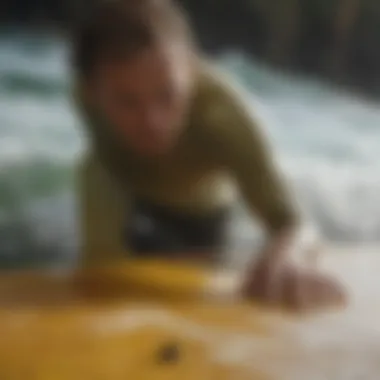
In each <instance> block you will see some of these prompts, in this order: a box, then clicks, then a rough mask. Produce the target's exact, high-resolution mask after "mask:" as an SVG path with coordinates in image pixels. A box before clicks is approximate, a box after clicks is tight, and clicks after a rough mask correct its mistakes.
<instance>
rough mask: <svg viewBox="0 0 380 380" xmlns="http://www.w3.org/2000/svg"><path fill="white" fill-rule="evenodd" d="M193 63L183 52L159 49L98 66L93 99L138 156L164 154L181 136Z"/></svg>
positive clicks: (147, 50)
mask: <svg viewBox="0 0 380 380" xmlns="http://www.w3.org/2000/svg"><path fill="white" fill-rule="evenodd" d="M189 61H190V60H189V55H188V54H187V53H186V52H185V51H184V49H182V48H181V47H177V48H176V47H175V46H169V47H167V46H157V47H152V48H149V49H146V50H143V51H141V52H139V53H137V54H136V56H134V57H131V58H130V59H128V60H125V61H115V62H103V63H102V64H99V65H98V67H97V69H96V72H95V75H94V77H93V78H94V79H93V80H92V84H91V97H92V99H93V101H94V102H95V105H96V107H97V108H98V109H99V110H100V111H101V112H102V113H103V115H104V116H105V117H106V119H107V120H108V121H109V122H110V125H111V126H112V127H113V128H115V132H116V133H118V135H119V136H120V138H122V139H124V141H125V143H126V144H128V146H130V147H131V148H132V149H134V150H135V151H137V152H138V153H140V154H143V155H151V154H156V153H160V152H165V151H166V150H168V149H169V148H170V147H171V146H172V145H173V143H174V142H175V140H176V137H177V136H178V134H179V133H180V131H181V127H182V126H183V123H184V117H185V113H186V109H187V105H188V100H189V96H190V92H191V85H192V79H193V78H192V74H191V68H190V62H189Z"/></svg>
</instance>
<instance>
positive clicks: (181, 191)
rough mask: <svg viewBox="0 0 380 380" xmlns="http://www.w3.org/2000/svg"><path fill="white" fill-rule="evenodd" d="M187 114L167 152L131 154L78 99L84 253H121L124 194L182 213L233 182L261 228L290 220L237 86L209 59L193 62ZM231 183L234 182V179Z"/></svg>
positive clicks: (217, 203) (194, 210) (217, 200)
mask: <svg viewBox="0 0 380 380" xmlns="http://www.w3.org/2000/svg"><path fill="white" fill-rule="evenodd" d="M200 70H201V73H200V75H199V79H198V82H197V86H196V90H195V94H194V100H193V102H192V105H191V109H190V112H189V116H188V120H187V123H186V126H185V128H184V132H183V134H182V135H181V137H180V139H179V141H178V143H177V145H176V146H175V148H174V149H172V150H171V151H170V152H168V153H166V154H164V155H161V156H158V157H154V158H142V157H139V156H137V155H136V154H134V153H133V152H132V151H130V150H128V148H127V147H126V146H125V145H124V144H123V142H122V141H121V140H120V139H118V138H117V137H116V136H115V135H113V133H112V128H109V126H107V123H105V122H102V121H101V118H100V117H98V116H97V115H96V111H93V110H89V109H88V108H86V107H85V106H83V104H82V111H84V112H83V115H84V117H85V119H86V120H85V121H86V126H87V131H88V133H89V137H90V142H91V143H92V145H91V152H90V155H89V157H88V158H87V160H86V161H85V162H84V165H83V167H82V172H81V197H80V203H81V207H80V210H81V211H80V212H81V213H82V223H83V224H82V243H83V251H84V252H83V253H84V254H85V255H86V256H87V258H91V259H96V258H98V257H99V258H100V257H101V256H104V255H116V254H122V253H123V250H124V248H123V241H122V239H121V236H122V233H121V231H122V230H123V228H124V223H125V222H126V221H127V218H125V216H126V215H127V204H128V200H129V199H130V196H137V197H139V198H142V199H145V200H147V201H150V202H152V203H154V204H158V205H160V206H166V207H167V208H169V209H170V210H173V211H175V212H179V213H181V214H198V215H203V214H205V215H207V214H208V213H210V212H212V211H215V209H218V208H222V207H225V206H226V205H227V204H229V203H230V202H231V201H232V198H233V196H234V192H233V191H232V190H233V189H234V188H235V187H236V188H237V189H239V190H240V192H241V194H242V196H243V197H244V199H245V201H246V203H247V204H248V206H249V207H250V209H251V210H252V212H253V213H254V214H255V215H256V216H257V217H258V219H259V220H260V221H261V222H262V224H263V225H264V226H265V227H266V228H267V229H268V230H276V229H279V228H281V227H283V226H287V225H289V224H293V223H294V222H295V221H296V219H297V211H296V209H295V207H294V204H293V202H292V201H291V198H290V196H289V194H288V190H287V186H286V182H285V181H284V179H283V178H282V176H281V173H280V172H279V171H278V169H277V165H276V164H275V162H274V160H273V157H272V151H271V149H269V148H268V146H267V142H266V139H265V137H264V136H263V133H262V130H261V127H260V125H259V123H258V121H257V118H256V117H255V116H254V114H253V113H252V111H251V109H250V108H251V107H250V106H248V105H247V104H246V103H245V99H243V98H244V95H243V93H240V92H239V91H237V90H235V87H234V86H232V85H231V84H230V82H229V81H226V80H225V79H224V76H222V75H221V74H220V73H219V72H218V71H216V70H215V69H214V68H212V67H211V66H209V65H204V66H202V68H201V69H200ZM235 185H237V186H235Z"/></svg>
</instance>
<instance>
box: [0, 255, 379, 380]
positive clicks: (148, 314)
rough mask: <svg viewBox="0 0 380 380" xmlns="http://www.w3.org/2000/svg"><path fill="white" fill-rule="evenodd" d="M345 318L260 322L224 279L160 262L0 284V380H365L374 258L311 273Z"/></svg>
mask: <svg viewBox="0 0 380 380" xmlns="http://www.w3.org/2000/svg"><path fill="white" fill-rule="evenodd" d="M322 264H323V266H324V268H325V269H327V270H329V271H331V272H333V273H334V274H335V275H337V276H339V277H340V279H342V280H343V281H344V282H345V283H346V285H347V286H348V287H349V290H350V296H351V299H350V305H349V306H348V307H347V309H345V310H333V311H332V310H330V311H326V312H323V313H318V314H313V315H310V314H309V315H290V314H285V313H280V312H274V311H272V312H270V311H268V310H264V309H263V308H260V307H258V306H255V305H253V304H251V303H248V302H246V301H243V300H239V299H234V297H232V294H233V292H232V291H233V288H234V286H236V278H235V277H234V274H233V273H222V272H209V271H206V270H201V269H199V268H196V267H190V266H185V265H183V266H180V265H175V264H170V263H165V262H138V261H131V262H128V263H117V264H113V265H110V266H103V267H102V268H99V267H98V268H93V269H87V270H86V271H81V272H77V273H74V274H73V273H58V272H55V273H53V272H51V273H49V272H44V273H17V274H6V275H1V276H0V379H1V380H77V379H78V380H127V379H131V380H132V379H133V380H139V379H149V380H150V379H151V380H158V379H168V380H170V379H173V380H174V379H191V380H194V379H195V380H203V379H204V380H213V379H215V380H223V379H231V380H244V379H253V380H263V379H274V380H287V379H289V380H295V379H297V380H298V379H300V380H311V379H317V380H318V379H321V380H326V379H331V380H348V379H361V380H377V379H379V376H380V375H379V374H380V279H379V278H380V276H379V273H380V252H370V251H369V250H367V251H364V252H360V251H358V252H352V251H351V252H349V251H343V252H341V253H337V252H334V253H333V254H330V255H327V256H326V258H325V259H324V262H323V263H322Z"/></svg>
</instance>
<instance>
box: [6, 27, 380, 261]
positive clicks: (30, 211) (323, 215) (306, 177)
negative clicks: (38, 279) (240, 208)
mask: <svg viewBox="0 0 380 380" xmlns="http://www.w3.org/2000/svg"><path fill="white" fill-rule="evenodd" d="M66 61H67V44H66V43H65V41H63V40H62V39H59V38H53V37H51V36H50V37H47V36H42V35H30V34H29V35H28V34H21V33H18V34H16V33H3V34H1V35H0V267H4V266H5V267H10V266H11V267H13V266H18V265H24V264H25V263H27V264H28V265H29V264H32V263H40V262H42V261H44V262H46V261H50V260H72V259H73V258H75V251H76V246H77V225H76V211H75V210H76V208H75V196H74V183H75V180H74V168H75V163H76V162H77V160H78V157H79V155H80V153H81V152H82V151H83V149H84V143H83V139H82V138H81V131H80V122H79V121H78V120H77V119H76V117H75V115H74V114H73V112H72V110H71V108H70V98H69V96H68V91H69V87H70V78H69V71H68V68H67V65H66ZM219 63H220V65H221V66H222V67H224V68H225V69H227V70H228V71H229V72H230V73H231V74H232V75H234V76H235V77H236V78H237V80H239V81H241V82H242V83H243V84H244V85H245V86H246V87H247V88H248V89H249V90H250V91H252V94H253V97H254V98H255V100H254V101H255V102H258V103H259V104H260V110H261V112H262V115H263V118H264V119H265V121H266V126H267V128H268V134H269V136H270V137H271V138H272V142H273V145H274V146H275V148H276V149H277V152H278V156H279V159H280V163H281V165H283V167H284V170H285V171H286V173H287V174H288V175H289V177H290V178H291V180H292V183H293V185H294V188H295V190H296V192H297V193H296V194H297V199H299V201H300V204H301V205H302V207H303V209H304V212H305V215H306V216H307V218H309V219H310V220H312V221H313V222H314V223H315V225H316V226H317V227H318V229H319V231H320V232H321V233H322V235H323V236H324V237H325V238H326V239H328V240H331V241H335V242H377V241H378V240H380V153H379V152H380V108H379V105H378V104H377V103H375V102H372V103H371V102H369V101H366V100H364V99H360V98H359V97H355V96H352V95H349V94H346V93H344V92H341V91H338V90H337V89H334V88H332V87H331V86H328V85H327V84H323V83H321V82H318V81H317V80H311V79H309V78H300V77H292V76H289V75H285V74H283V73H281V72H274V71H272V70H270V69H268V68H267V67H265V66H262V65H260V64H258V63H255V62H253V61H251V60H249V59H248V58H246V57H244V55H242V54H240V53H236V52H229V53H226V54H225V55H224V56H222V57H220V58H219ZM236 230H237V235H239V236H240V238H241V239H248V240H249V238H250V237H251V234H252V229H251V226H250V224H249V222H248V219H247V218H246V216H244V215H242V214H240V213H239V218H238V221H237V223H236Z"/></svg>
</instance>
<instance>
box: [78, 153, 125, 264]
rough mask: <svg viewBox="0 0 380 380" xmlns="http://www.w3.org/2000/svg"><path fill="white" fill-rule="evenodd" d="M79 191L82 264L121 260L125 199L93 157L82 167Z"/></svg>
mask: <svg viewBox="0 0 380 380" xmlns="http://www.w3.org/2000/svg"><path fill="white" fill-rule="evenodd" d="M78 190H79V213H80V215H79V218H80V222H81V223H80V229H81V231H80V232H81V233H80V234H81V239H80V240H81V245H80V251H81V252H80V253H81V255H82V261H83V264H84V265H88V264H92V263H94V262H97V261H99V260H101V261H104V260H112V259H117V258H121V257H122V256H123V254H124V252H125V247H124V245H123V230H124V229H125V224H124V222H125V220H124V219H125V215H126V213H127V209H126V206H127V205H126V198H125V197H123V196H122V194H121V192H120V189H119V188H118V187H117V185H116V184H115V182H114V181H113V180H112V178H111V177H110V176H109V175H108V174H107V172H106V171H105V170H104V168H103V167H102V166H101V164H100V163H99V162H98V161H97V160H96V159H95V158H94V157H93V156H90V157H88V158H87V159H86V160H85V161H84V162H83V163H82V165H81V167H80V172H79V189H78Z"/></svg>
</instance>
